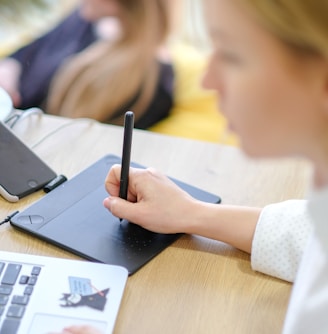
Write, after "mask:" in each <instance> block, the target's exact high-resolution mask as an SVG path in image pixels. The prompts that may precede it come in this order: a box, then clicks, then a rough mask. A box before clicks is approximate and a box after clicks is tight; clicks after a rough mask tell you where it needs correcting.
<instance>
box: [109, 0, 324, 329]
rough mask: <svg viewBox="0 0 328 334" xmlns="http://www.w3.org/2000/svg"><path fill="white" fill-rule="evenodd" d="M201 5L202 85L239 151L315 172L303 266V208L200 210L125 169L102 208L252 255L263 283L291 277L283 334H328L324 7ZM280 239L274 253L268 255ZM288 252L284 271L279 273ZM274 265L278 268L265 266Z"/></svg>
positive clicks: (160, 179) (252, 2)
mask: <svg viewBox="0 0 328 334" xmlns="http://www.w3.org/2000/svg"><path fill="white" fill-rule="evenodd" d="M204 4H205V12H206V18H207V22H208V27H209V33H210V35H211V39H212V42H213V54H212V58H211V61H210V63H209V66H208V70H207V74H206V76H205V78H204V85H205V86H206V87H207V88H211V89H215V90H216V91H217V92H218V93H219V97H220V103H221V105H220V108H221V110H222V111H223V112H224V114H225V116H226V117H227V120H228V122H229V125H230V128H231V129H232V130H233V131H235V132H236V133H237V134H238V136H239V138H240V144H241V146H242V148H243V150H244V151H245V152H246V153H247V154H248V155H249V156H252V157H254V158H259V157H277V156H290V155H297V156H302V157H306V158H308V159H310V160H311V161H312V162H313V164H314V168H315V173H314V180H313V187H314V194H313V196H312V199H311V201H310V203H309V211H310V214H311V217H312V220H313V222H314V231H313V233H311V236H310V238H309V240H307V238H306V237H305V236H306V235H307V234H308V233H309V230H311V229H312V227H311V226H310V225H311V224H307V225H306V224H305V225H306V226H307V227H306V229H307V232H306V233H305V234H304V233H303V232H302V231H301V234H302V235H303V236H304V237H303V242H304V244H305V243H306V244H307V246H306V248H305V252H304V254H303V256H302V260H301V264H299V260H298V257H299V256H301V255H302V247H303V246H302V245H296V247H295V248H293V249H292V251H295V255H294V254H291V252H290V251H289V252H288V249H290V250H291V247H290V246H291V245H290V242H291V240H290V239H294V238H295V236H296V239H298V237H297V236H298V234H299V233H300V231H299V229H298V225H297V223H298V220H299V218H301V217H303V218H304V215H306V214H307V208H305V206H304V205H300V202H294V201H289V202H286V203H281V204H278V207H277V206H276V205H273V206H269V207H266V208H264V209H263V210H260V209H257V208H243V207H233V206H223V205H219V206H217V205H211V204H205V203H201V202H198V201H196V200H194V199H192V198H191V197H190V196H189V195H187V194H186V193H184V192H182V191H181V190H180V189H179V188H177V187H176V186H175V185H174V184H173V183H172V182H170V181H169V180H168V179H167V178H166V177H165V176H163V175H161V174H160V173H158V172H157V171H155V170H153V169H148V170H138V169H131V172H130V176H129V177H130V182H129V194H128V201H125V200H123V199H120V198H119V197H118V191H119V180H120V166H114V167H113V168H112V169H111V170H110V172H109V174H108V176H107V179H106V188H107V190H108V192H109V194H110V195H111V196H110V197H108V198H106V199H105V200H104V205H105V207H107V208H108V209H109V210H110V211H111V212H112V213H113V214H114V215H116V216H118V217H121V218H124V219H128V220H130V221H133V222H134V223H137V224H140V225H142V226H143V227H145V228H147V229H150V230H152V231H156V232H162V233H177V232H183V233H193V234H198V235H202V236H205V237H211V238H213V239H217V240H221V241H224V242H227V243H229V244H231V245H233V246H235V247H238V248H240V249H242V250H244V251H247V252H251V254H252V265H253V268H254V269H257V270H261V271H264V272H267V273H268V271H267V267H271V266H272V267H274V268H275V269H274V270H276V271H277V272H278V273H279V275H280V274H281V275H282V276H283V275H284V272H285V271H287V272H288V271H289V270H290V269H289V267H290V266H291V267H295V272H296V271H297V275H296V281H295V285H294V287H293V294H292V298H291V301H290V307H289V310H288V313H287V318H286V322H285V326H284V333H298V334H299V333H310V332H313V333H327V330H328V318H327V316H326V313H327V309H328V292H327V291H328V225H327V222H326V220H327V216H328V212H327V210H328V209H327V208H328V89H327V87H328V24H327V22H328V14H327V13H328V3H326V2H323V1H321V0H312V1H308V0H298V1H289V0H281V1H270V0H245V1H241V0H204ZM155 195H156V196H155ZM303 204H304V203H303ZM302 210H303V211H302ZM278 212H279V214H277V213H278ZM283 214H284V215H287V216H288V215H290V216H293V217H294V218H293V219H290V220H289V219H287V224H284V230H285V232H284V233H281V231H280V228H281V226H280V225H281V224H280V220H276V221H275V219H278V217H281V216H282V215H283ZM145 217H146V218H145ZM282 220H284V219H282ZM293 222H294V223H293ZM305 225H304V224H301V226H302V229H304V226H305ZM272 232H273V233H276V234H272ZM278 238H279V242H277V245H279V247H272V242H276V240H277V239H278ZM286 250H287V251H286ZM285 251H286V254H287V253H288V261H287V262H286V263H282V268H279V265H280V261H279V259H284V256H285V254H281V252H285ZM265 254H267V255H265ZM271 258H272V259H276V261H277V263H270V261H271V262H272V260H271ZM295 263H296V266H295ZM270 270H271V269H270ZM270 270H269V273H270ZM295 272H294V274H295ZM273 274H276V273H275V272H274V273H273ZM279 275H277V276H279ZM291 276H293V273H292V274H291Z"/></svg>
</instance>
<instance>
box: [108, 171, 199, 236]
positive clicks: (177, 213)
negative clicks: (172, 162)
mask: <svg viewBox="0 0 328 334" xmlns="http://www.w3.org/2000/svg"><path fill="white" fill-rule="evenodd" d="M120 175H121V166H120V165H114V166H113V167H112V168H111V170H110V171H109V173H108V175H107V177H106V180H105V186H106V190H107V191H108V193H109V194H110V195H111V196H109V197H108V198H106V199H105V200H104V206H105V207H106V208H108V209H109V210H110V211H111V212H112V214H113V215H114V216H117V217H119V218H123V219H126V220H128V221H131V222H133V223H135V224H138V225H140V226H142V227H144V228H146V229H148V230H151V231H153V232H158V233H188V232H187V230H188V224H189V223H190V220H189V219H188V215H191V214H192V208H193V204H194V203H196V202H197V201H196V200H195V199H194V198H193V197H191V196H190V195H189V194H187V193H186V192H185V191H183V190H182V189H180V188H179V187H178V186H177V185H176V184H175V183H174V182H173V181H171V180H170V179H169V178H167V177H166V176H165V175H163V174H161V173H159V172H158V171H156V170H154V169H152V168H148V169H137V168H130V174H129V188H128V200H127V201H126V200H124V199H121V198H119V197H118V194H119V187H120Z"/></svg>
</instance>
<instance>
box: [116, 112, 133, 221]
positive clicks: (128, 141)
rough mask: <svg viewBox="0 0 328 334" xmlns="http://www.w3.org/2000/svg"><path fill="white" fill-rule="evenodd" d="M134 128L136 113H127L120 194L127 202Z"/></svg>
mask: <svg viewBox="0 0 328 334" xmlns="http://www.w3.org/2000/svg"><path fill="white" fill-rule="evenodd" d="M133 126H134V113H133V112H132V111H127V112H126V113H125V117H124V138H123V152H122V163H121V177H120V192H119V197H121V198H123V199H125V200H126V199H127V198H128V186H129V170H130V160H131V145H132V133H133ZM120 220H122V219H121V218H120Z"/></svg>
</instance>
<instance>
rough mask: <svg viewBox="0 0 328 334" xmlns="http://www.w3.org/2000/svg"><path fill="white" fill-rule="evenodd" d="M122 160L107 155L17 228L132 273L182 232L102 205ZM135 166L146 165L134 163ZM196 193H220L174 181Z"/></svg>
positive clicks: (21, 218)
mask: <svg viewBox="0 0 328 334" xmlns="http://www.w3.org/2000/svg"><path fill="white" fill-rule="evenodd" d="M117 163H118V164H119V163H121V158H120V157H118V156H114V155H106V156H105V157H103V158H102V159H100V160H98V161H97V162H96V163H94V164H93V165H91V166H90V167H88V168H87V169H85V170H84V171H82V172H81V173H79V174H78V175H76V176H75V177H73V178H72V179H71V180H69V181H67V182H65V183H63V184H62V185H60V186H59V187H58V188H56V189H54V190H53V191H51V192H50V193H48V194H47V195H45V196H44V197H43V198H41V199H40V200H39V201H37V202H36V203H34V204H32V205H31V206H30V207H28V208H27V209H25V210H24V211H22V212H20V213H19V214H17V215H16V216H14V217H13V218H12V219H11V224H12V225H13V226H14V227H17V228H19V229H22V230H24V231H26V232H29V233H31V234H33V235H34V236H36V237H39V238H41V239H43V240H46V241H48V242H50V243H53V244H56V245H57V246H59V247H61V248H64V249H66V250H68V251H71V252H73V253H75V254H77V255H80V256H82V257H84V258H87V259H89V260H91V261H96V262H102V263H107V264H114V265H120V266H123V267H125V268H127V270H128V272H129V274H133V273H134V272H135V271H137V270H138V269H139V268H140V267H142V266H143V265H144V264H145V263H147V262H148V261H149V260H151V259H152V258H153V257H154V256H156V255H157V254H158V253H160V252H161V251H162V250H164V249H165V248H166V247H167V246H169V245H170V244H171V243H172V242H174V241H175V240H177V239H178V238H179V237H180V236H181V234H158V233H153V232H150V231H147V230H145V229H143V228H141V227H139V226H138V225H135V224H133V223H129V222H127V221H125V220H123V221H122V222H120V220H119V219H118V218H117V217H114V216H113V215H111V213H110V212H109V211H108V210H107V209H106V208H104V207H103V200H104V198H105V197H107V196H108V193H107V192H106V190H105V187H104V180H105V178H106V175H107V173H108V171H109V169H110V167H111V166H112V165H113V164H117ZM131 166H133V167H141V168H144V167H143V166H140V165H137V164H135V163H131ZM172 180H173V181H174V182H176V183H177V184H178V185H179V186H180V187H181V188H183V189H184V190H185V191H187V192H188V193H190V194H191V195H192V196H193V197H195V198H197V199H199V200H202V201H205V202H210V203H219V202H220V201H221V200H220V197H219V196H217V195H214V194H211V193H208V192H206V191H203V190H201V189H199V188H195V187H193V186H190V185H188V184H185V183H182V182H180V181H177V180H175V179H172Z"/></svg>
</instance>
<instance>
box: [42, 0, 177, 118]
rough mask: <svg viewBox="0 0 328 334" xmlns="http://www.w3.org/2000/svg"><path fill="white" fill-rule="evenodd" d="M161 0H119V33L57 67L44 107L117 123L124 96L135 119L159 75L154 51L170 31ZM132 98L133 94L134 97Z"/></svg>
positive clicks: (124, 102)
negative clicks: (118, 35) (129, 102)
mask: <svg viewBox="0 0 328 334" xmlns="http://www.w3.org/2000/svg"><path fill="white" fill-rule="evenodd" d="M168 3H169V1H167V0H152V1H148V0H121V1H120V2H119V4H120V6H121V8H120V16H119V17H118V19H119V21H120V24H121V27H120V28H121V35H120V37H119V38H118V39H117V40H116V41H114V42H110V41H106V40H100V41H98V42H96V43H94V44H92V45H91V46H90V47H88V48H87V49H86V50H84V51H82V52H81V53H79V54H77V55H74V56H72V57H71V58H70V59H69V60H67V61H66V62H65V63H64V64H63V65H62V66H61V68H60V69H59V70H58V72H57V74H56V76H55V77H54V79H53V82H52V85H51V87H50V92H49V97H48V105H47V107H46V111H47V112H48V113H50V114H56V115H60V116H65V117H71V118H83V117H87V118H93V119H96V120H98V121H101V122H110V123H112V124H123V117H124V113H123V114H122V115H121V116H118V117H114V114H115V111H117V110H120V109H121V108H122V106H124V105H126V103H127V102H128V101H133V100H134V101H133V105H132V106H130V107H129V108H130V109H131V110H133V111H134V113H135V118H136V120H137V119H139V118H140V116H141V115H142V113H143V112H144V111H145V110H146V108H147V106H148V105H149V103H150V101H151V99H152V97H153V94H154V91H155V88H156V83H157V81H158V77H159V62H158V61H157V58H156V53H157V50H158V48H159V46H160V45H162V44H163V43H164V42H165V40H166V38H167V35H168V33H169V30H170V17H169V16H170V15H169V13H170V9H169V8H168V7H169V5H168ZM136 97H137V98H136Z"/></svg>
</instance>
